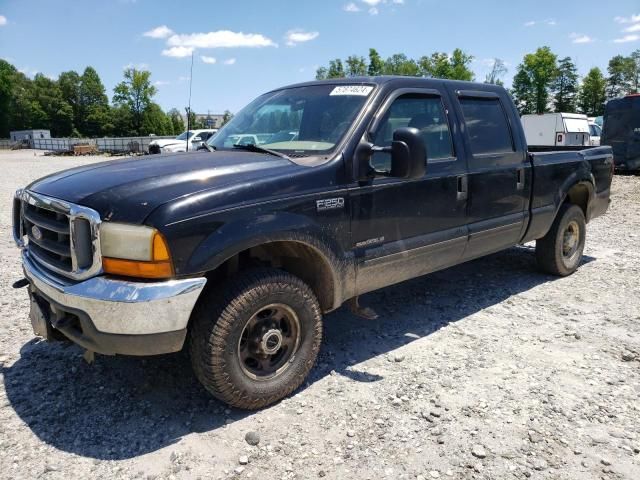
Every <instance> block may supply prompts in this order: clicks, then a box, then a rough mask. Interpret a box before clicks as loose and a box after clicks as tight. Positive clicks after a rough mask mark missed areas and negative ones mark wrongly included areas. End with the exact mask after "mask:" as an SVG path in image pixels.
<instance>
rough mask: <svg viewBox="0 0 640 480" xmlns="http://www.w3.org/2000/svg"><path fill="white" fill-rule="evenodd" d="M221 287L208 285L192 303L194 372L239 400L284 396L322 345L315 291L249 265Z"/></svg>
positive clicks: (249, 402)
mask: <svg viewBox="0 0 640 480" xmlns="http://www.w3.org/2000/svg"><path fill="white" fill-rule="evenodd" d="M221 287H222V286H221ZM221 290H223V291H222V292H221V291H218V290H217V287H213V288H212V290H210V291H209V295H208V296H207V297H205V299H204V301H202V302H200V304H199V305H198V307H196V310H195V311H194V317H193V323H192V326H191V331H190V342H189V347H190V354H191V362H192V365H193V369H194V371H195V374H196V377H197V378H198V380H199V381H200V382H201V383H202V384H203V385H204V387H205V388H206V389H207V390H208V391H209V392H210V393H211V394H213V396H215V397H216V398H218V399H219V400H222V401H223V402H226V403H228V404H229V405H232V406H234V407H237V408H242V409H248V410H253V409H258V408H261V407H264V406H266V405H270V404H272V403H274V402H277V401H278V400H281V399H282V398H284V397H286V396H287V395H289V394H290V393H291V392H293V391H294V390H296V389H297V388H298V387H299V386H300V385H301V384H302V382H303V381H304V379H305V378H306V377H307V375H308V373H309V371H310V370H311V367H312V366H313V364H314V362H315V360H316V356H317V354H318V350H319V349H320V343H321V341H322V314H321V311H320V306H319V304H318V300H317V299H316V296H315V295H314V293H313V291H312V290H311V288H309V286H308V285H306V284H305V283H304V282H303V281H302V280H300V279H299V278H297V277H295V276H293V275H291V274H289V273H286V272H283V271H280V270H276V269H256V270H249V271H247V272H245V273H242V274H240V275H239V276H238V277H236V278H235V279H233V280H232V281H231V282H229V283H227V285H226V286H225V287H224V288H221Z"/></svg>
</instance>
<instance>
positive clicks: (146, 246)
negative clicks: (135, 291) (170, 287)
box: [100, 222, 173, 278]
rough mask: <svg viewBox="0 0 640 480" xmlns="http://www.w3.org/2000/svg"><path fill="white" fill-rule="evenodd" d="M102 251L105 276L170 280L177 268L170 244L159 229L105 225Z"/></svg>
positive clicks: (101, 230)
mask: <svg viewBox="0 0 640 480" xmlns="http://www.w3.org/2000/svg"><path fill="white" fill-rule="evenodd" d="M100 249H101V253H102V268H103V270H104V271H105V273H111V274H113V275H124V276H127V277H141V278H169V277H172V276H173V265H172V263H171V255H170V254H169V247H168V246H167V242H166V241H165V239H164V237H163V236H162V234H161V233H160V232H158V231H157V230H156V229H155V228H151V227H147V226H143V225H128V224H125V223H111V222H104V223H102V224H101V225H100Z"/></svg>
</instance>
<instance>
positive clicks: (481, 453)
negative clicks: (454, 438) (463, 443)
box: [471, 445, 487, 458]
mask: <svg viewBox="0 0 640 480" xmlns="http://www.w3.org/2000/svg"><path fill="white" fill-rule="evenodd" d="M471 455H473V456H474V457H476V458H485V457H486V456H487V451H486V450H485V449H484V447H483V446H482V445H474V446H473V447H472V448H471Z"/></svg>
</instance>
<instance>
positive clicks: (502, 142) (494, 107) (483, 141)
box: [460, 98, 515, 155]
mask: <svg viewBox="0 0 640 480" xmlns="http://www.w3.org/2000/svg"><path fill="white" fill-rule="evenodd" d="M460 105H461V107H462V113H463V115H464V123H465V125H466V131H467V135H468V136H469V142H470V144H471V151H472V153H473V154H474V155H484V154H493V153H509V152H513V151H515V148H514V145H513V138H512V136H511V129H510V128H509V123H508V122H507V116H506V115H505V112H504V109H503V108H502V105H501V104H500V100H499V99H497V98H461V99H460Z"/></svg>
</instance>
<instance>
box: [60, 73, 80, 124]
mask: <svg viewBox="0 0 640 480" xmlns="http://www.w3.org/2000/svg"><path fill="white" fill-rule="evenodd" d="M58 86H59V87H60V91H61V92H62V98H63V99H64V100H65V101H66V102H67V103H68V104H69V106H71V110H72V111H73V127H74V129H78V127H79V125H80V123H81V120H82V112H81V109H80V75H78V72H76V71H74V70H69V71H68V72H62V73H61V74H60V75H59V76H58Z"/></svg>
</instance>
